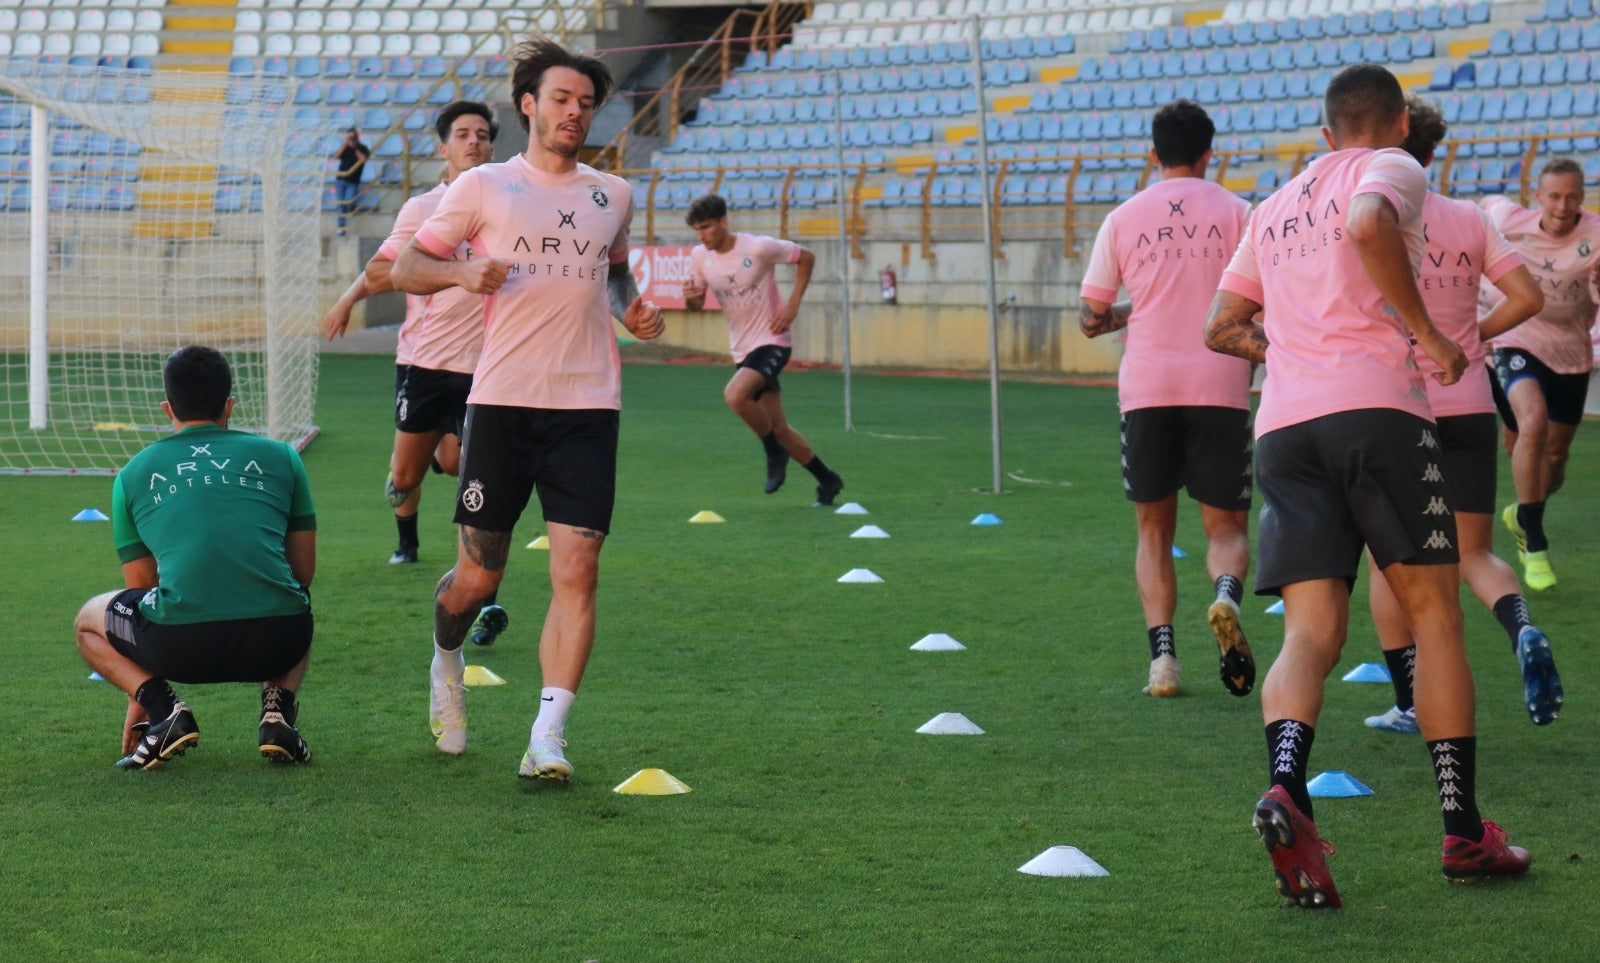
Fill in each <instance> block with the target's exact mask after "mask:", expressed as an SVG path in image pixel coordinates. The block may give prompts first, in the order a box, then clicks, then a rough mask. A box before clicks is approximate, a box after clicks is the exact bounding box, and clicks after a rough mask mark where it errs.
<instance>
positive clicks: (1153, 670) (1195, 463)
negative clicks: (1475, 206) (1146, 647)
mask: <svg viewBox="0 0 1600 963" xmlns="http://www.w3.org/2000/svg"><path fill="white" fill-rule="evenodd" d="M1150 134H1151V140H1152V141H1153V142H1154V144H1155V147H1154V149H1153V150H1152V151H1151V155H1152V156H1153V157H1154V159H1155V162H1156V164H1157V166H1158V168H1159V170H1160V179H1159V180H1158V181H1156V183H1154V184H1152V185H1150V186H1149V187H1147V188H1145V189H1144V190H1142V191H1140V192H1139V193H1138V194H1136V195H1134V196H1133V197H1132V198H1131V199H1129V200H1128V201H1127V202H1126V203H1124V204H1123V205H1121V206H1120V207H1118V208H1117V209H1116V210H1114V211H1112V212H1111V213H1110V214H1108V215H1107V216H1106V219H1105V222H1104V223H1103V224H1101V226H1100V233H1099V234H1098V235H1097V236H1096V237H1095V241H1094V250H1093V253H1091V254H1090V256H1089V266H1088V269H1087V270H1086V271H1085V273H1084V278H1083V287H1082V290H1081V292H1080V298H1081V301H1082V306H1081V308H1080V318H1081V320H1080V326H1081V327H1082V329H1083V333H1084V334H1086V335H1088V336H1089V337H1091V338H1093V337H1097V336H1099V335H1102V334H1106V333H1107V332H1110V331H1119V330H1123V329H1124V328H1125V329H1126V330H1127V332H1128V345H1127V350H1125V351H1124V352H1123V355H1122V368H1121V371H1120V372H1119V373H1118V376H1117V397H1118V401H1119V402H1120V406H1121V409H1122V487H1123V489H1124V490H1125V491H1126V492H1127V495H1128V500H1129V501H1131V502H1133V506H1134V516H1135V518H1136V520H1137V523H1138V530H1139V547H1138V550H1137V552H1136V553H1135V556H1134V578H1135V580H1136V581H1137V582H1138V586H1139V600H1140V602H1141V603H1142V604H1143V606H1144V618H1145V632H1146V635H1147V636H1148V638H1149V642H1150V676H1149V679H1150V681H1149V684H1148V685H1146V686H1145V690H1144V691H1145V692H1146V693H1147V694H1149V695H1152V696H1157V697H1171V696H1175V695H1177V694H1178V688H1179V666H1178V659H1177V650H1176V644H1175V641H1174V638H1173V627H1172V621H1173V613H1174V612H1175V611H1176V609H1177V605H1178V579H1177V573H1176V572H1175V571H1174V569H1173V564H1172V539H1173V535H1174V533H1175V532H1176V530H1177V525H1178V489H1179V488H1187V489H1188V492H1189V497H1190V498H1193V499H1194V500H1195V501H1197V502H1199V503H1200V520H1201V524H1202V525H1203V526H1204V528H1205V533H1206V570H1207V572H1208V573H1209V574H1210V575H1211V579H1212V583H1213V586H1214V587H1215V589H1216V598H1215V600H1214V601H1213V602H1212V603H1211V607H1210V609H1209V610H1208V612H1207V619H1208V621H1209V622H1210V624H1211V629H1212V631H1213V632H1214V633H1215V635H1216V637H1217V645H1218V646H1219V648H1220V651H1221V659H1222V669H1221V671H1222V683H1223V685H1224V686H1226V687H1227V689H1228V691H1229V692H1231V693H1233V694H1234V695H1236V696H1243V695H1248V694H1249V692H1250V690H1251V688H1253V687H1254V685H1255V681H1256V664H1255V660H1254V658H1253V657H1252V656H1251V654H1250V646H1249V644H1248V643H1247V642H1246V641H1245V637H1244V631H1243V630H1242V629H1241V628H1240V625H1239V603H1240V601H1241V600H1242V599H1243V597H1244V581H1243V580H1244V573H1245V569H1247V568H1249V566H1250V535H1249V528H1250V523H1249V519H1248V512H1249V510H1250V453H1251V447H1250V372H1251V366H1250V364H1249V362H1247V361H1242V360H1240V359H1238V358H1230V357H1227V356H1225V355H1220V354H1217V353H1216V352H1213V351H1209V350H1207V348H1206V345H1205V340H1204V338H1203V334H1204V328H1205V311H1204V306H1205V305H1207V304H1209V303H1210V299H1211V295H1212V294H1214V293H1215V292H1216V290H1217V282H1218V281H1219V280H1220V279H1221V278H1222V270H1223V268H1225V267H1227V265H1228V258H1229V257H1231V256H1232V254H1233V251H1234V249H1235V248H1237V247H1238V246H1239V237H1240V234H1241V232H1242V231H1243V229H1244V224H1245V220H1246V218H1247V217H1248V216H1249V213H1250V205H1248V204H1246V203H1245V202H1244V200H1243V199H1241V198H1240V197H1238V196H1237V195H1235V194H1234V193H1232V192H1231V191H1229V190H1227V189H1226V188H1224V187H1223V186H1222V185H1220V184H1217V183H1215V182H1213V181H1210V180H1207V179H1206V168H1207V167H1208V166H1210V164H1211V139H1212V137H1213V136H1214V135H1215V134H1216V127H1215V125H1214V124H1212V122H1211V118H1210V117H1209V116H1207V114H1206V112H1205V110H1204V109H1203V108H1202V107H1200V105H1199V104H1196V103H1194V102H1192V101H1188V100H1179V101H1175V102H1173V103H1170V104H1167V105H1166V106H1164V107H1162V108H1161V109H1160V110H1158V111H1156V113H1155V117H1154V118H1152V120H1151V122H1150ZM1124 287H1126V288H1127V290H1128V296H1129V298H1130V300H1129V301H1124V302H1121V303H1116V304H1114V303H1113V302H1114V301H1116V297H1117V291H1118V290H1120V289H1121V288H1124Z"/></svg>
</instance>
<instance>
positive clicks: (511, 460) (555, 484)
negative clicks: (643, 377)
mask: <svg viewBox="0 0 1600 963" xmlns="http://www.w3.org/2000/svg"><path fill="white" fill-rule="evenodd" d="M619 423H620V415H619V413H618V412H616V411H614V410H612V409H609V408H583V409H573V410H563V409H553V408H516V407H511V406H506V405H468V406H467V421H466V431H465V433H464V434H463V435H462V437H461V484H460V488H459V489H458V491H457V493H456V516H455V520H456V523H457V524H459V525H470V526H472V527H473V528H479V529H483V530H484V531H488V532H509V531H511V530H512V529H514V528H515V527H516V525H517V519H519V518H521V517H522V510H523V509H524V508H527V507H528V500H529V499H530V498H532V497H533V492H534V490H535V489H537V490H538V492H539V505H540V508H541V509H542V510H543V512H544V520H545V521H547V522H555V523H556V524H558V525H571V526H574V527H576V528H588V529H593V530H594V531H597V532H609V531H610V530H611V509H612V506H613V504H614V503H615V502H616V493H617V431H618V425H619Z"/></svg>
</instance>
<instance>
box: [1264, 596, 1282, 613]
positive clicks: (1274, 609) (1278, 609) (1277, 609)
mask: <svg viewBox="0 0 1600 963" xmlns="http://www.w3.org/2000/svg"><path fill="white" fill-rule="evenodd" d="M1267 614H1268V615H1282V614H1283V599H1279V600H1278V601H1276V602H1273V603H1272V604H1271V605H1269V606H1267Z"/></svg>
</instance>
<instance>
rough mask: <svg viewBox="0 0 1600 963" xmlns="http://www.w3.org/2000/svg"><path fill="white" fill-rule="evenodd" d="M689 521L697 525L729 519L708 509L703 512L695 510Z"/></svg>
mask: <svg viewBox="0 0 1600 963" xmlns="http://www.w3.org/2000/svg"><path fill="white" fill-rule="evenodd" d="M689 521H690V522H691V523H693V524H695V525H711V524H714V523H716V522H725V521H727V519H726V518H723V517H722V516H721V515H718V514H717V513H716V512H713V511H709V510H708V511H703V512H695V513H694V517H693V518H690V519H689Z"/></svg>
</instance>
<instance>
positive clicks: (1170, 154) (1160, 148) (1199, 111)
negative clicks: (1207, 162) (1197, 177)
mask: <svg viewBox="0 0 1600 963" xmlns="http://www.w3.org/2000/svg"><path fill="white" fill-rule="evenodd" d="M1216 133H1217V125H1216V124H1213V123H1212V122H1211V115H1209V114H1207V113H1206V109H1205V108H1204V107H1201V106H1200V105H1199V104H1197V103H1195V102H1194V101H1192V100H1188V99H1184V100H1174V101H1173V102H1172V103H1170V104H1167V105H1166V106H1164V107H1162V108H1161V109H1160V110H1158V111H1156V114H1155V116H1154V117H1152V118H1150V140H1151V143H1152V144H1153V145H1154V147H1155V149H1156V160H1157V161H1159V162H1160V163H1161V166H1162V167H1189V166H1191V165H1194V164H1197V163H1199V162H1200V158H1201V157H1203V156H1205V152H1206V151H1208V150H1210V149H1211V138H1213V137H1215V136H1216Z"/></svg>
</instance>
